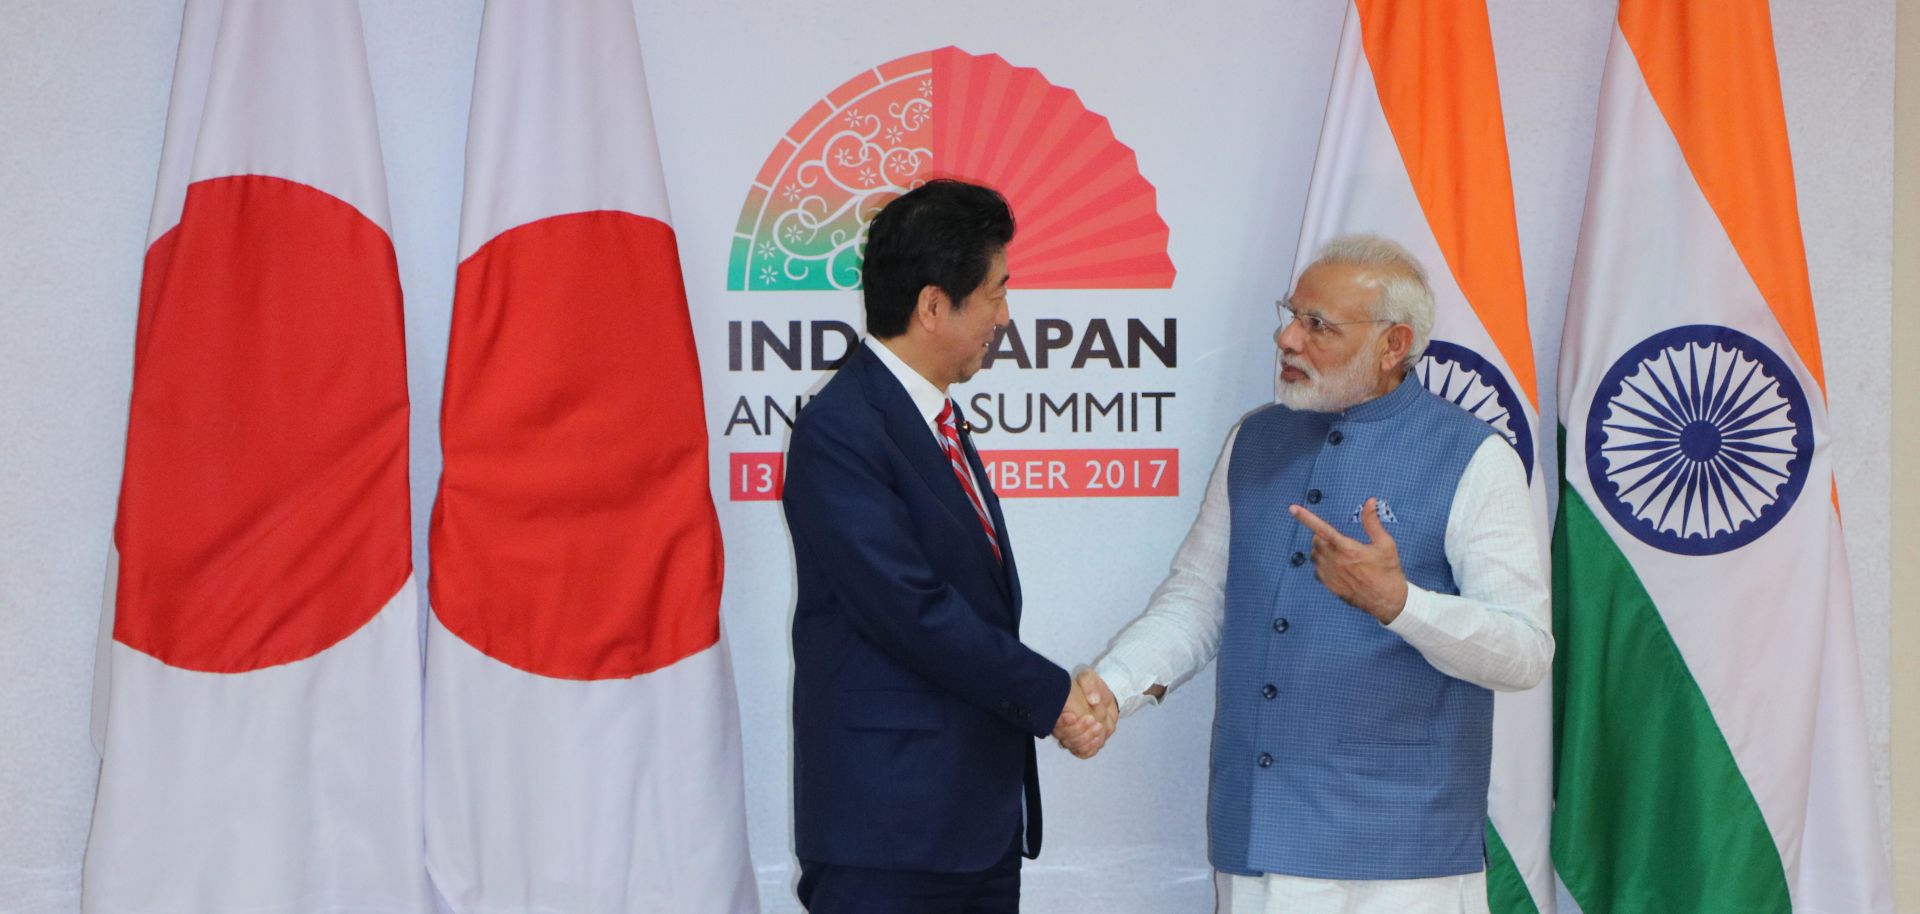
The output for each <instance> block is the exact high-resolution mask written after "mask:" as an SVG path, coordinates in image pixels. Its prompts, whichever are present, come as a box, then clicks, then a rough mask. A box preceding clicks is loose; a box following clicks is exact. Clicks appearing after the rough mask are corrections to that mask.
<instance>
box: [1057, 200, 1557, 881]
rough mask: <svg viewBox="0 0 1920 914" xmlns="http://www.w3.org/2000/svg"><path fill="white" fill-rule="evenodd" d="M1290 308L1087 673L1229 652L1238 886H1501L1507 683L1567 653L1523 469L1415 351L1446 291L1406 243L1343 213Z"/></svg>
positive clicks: (1215, 789) (1140, 672) (1228, 818)
mask: <svg viewBox="0 0 1920 914" xmlns="http://www.w3.org/2000/svg"><path fill="white" fill-rule="evenodd" d="M1280 310H1281V314H1280V318H1281V328H1280V330H1279V332H1278V333H1277V334H1276V337H1275V341H1276V343H1277V344H1278V346H1279V349H1280V371H1279V376H1278V379H1277V383H1276V400H1277V401H1278V402H1277V403H1275V404H1273V405H1271V406H1267V407H1264V408H1262V409H1259V410H1256V411H1255V412H1254V413H1252V414H1251V415H1249V416H1247V418H1246V419H1244V420H1243V421H1242V422H1241V423H1240V424H1239V425H1238V426H1237V427H1236V428H1235V429H1234V430H1233V431H1232V432H1231V433H1229V434H1228V436H1227V443H1226V447H1225V449H1224V451H1223V453H1222V454H1221V456H1220V461H1219V463H1218V465H1217V466H1216V468H1215V469H1214V473H1213V478H1212V480H1211V482H1210V483H1209V484H1208V487H1207V491H1206V495H1205V496H1204V499H1203V501H1202V503H1201V506H1200V514H1199V517H1198V519H1197V520H1196V521H1195V522H1194V525H1193V529H1192V530H1191V532H1189V533H1188V534H1187V538H1186V541H1185V542H1184V543H1183V544H1182V545H1181V547H1180V550H1179V552H1178V553H1177V554H1176V555H1175V557H1174V560H1173V565H1172V570H1171V572H1170V573H1169V574H1168V575H1167V578H1166V580H1165V581H1164V582H1162V583H1161V585H1160V587H1159V588H1158V589H1157V590H1156V591H1155V592H1154V595H1153V598H1152V600H1151V602H1150V603H1149V605H1148V607H1147V609H1146V611H1145V612H1144V613H1143V614H1142V615H1141V616H1140V618H1138V619H1137V620H1135V621H1134V622H1133V623H1131V624H1130V625H1128V626H1127V627H1126V628H1125V629H1123V630H1122V631H1121V632H1120V634H1119V635H1117V636H1116V637H1115V639H1114V642H1113V644H1112V646H1111V647H1110V648H1109V649H1108V651H1107V653H1106V654H1105V656H1103V657H1102V658H1101V660H1100V661H1099V663H1098V664H1097V665H1096V666H1095V668H1094V669H1093V670H1088V671H1083V672H1082V673H1081V675H1080V681H1081V682H1082V684H1083V685H1084V686H1086V687H1087V689H1088V691H1089V693H1090V696H1091V699H1092V700H1094V701H1096V702H1097V703H1098V702H1114V701H1115V699H1116V696H1121V697H1120V698H1119V706H1120V710H1121V711H1122V713H1130V712H1132V711H1134V710H1136V709H1137V708H1139V707H1141V706H1143V705H1145V704H1148V703H1150V702H1151V703H1157V702H1159V701H1160V700H1161V699H1162V698H1163V697H1165V695H1166V693H1167V692H1168V691H1169V690H1171V689H1174V688H1177V687H1179V686H1180V684H1181V683H1183V682H1185V681H1187V680H1188V679H1189V678H1191V677H1192V676H1193V675H1194V673H1196V672H1198V671H1199V670H1200V669H1201V668H1202V667H1204V666H1205V665H1206V664H1207V663H1208V661H1210V660H1212V659H1214V657H1215V656H1216V655H1217V656H1218V657H1219V660H1220V668H1219V671H1218V677H1217V682H1218V686H1217V688H1218V694H1217V696H1216V700H1215V712H1214V713H1215V722H1214V730H1213V734H1214V735H1213V751H1212V759H1211V765H1210V767H1211V772H1212V787H1211V790H1210V791H1209V793H1208V804H1207V805H1208V809H1207V829H1208V849H1209V858H1210V860H1211V861H1212V863H1213V866H1214V869H1215V871H1216V877H1215V883H1216V888H1217V890H1218V893H1219V898H1220V906H1219V910H1220V911H1222V912H1227V914H1254V912H1259V914H1268V912H1276V911H1284V912H1289V914H1291V912H1313V914H1323V912H1350V914H1375V912H1379V914H1403V912H1408V911H1418V912H1421V914H1456V912H1459V914H1467V912H1476V914H1477V912H1485V911H1486V910H1487V891H1486V872H1485V871H1486V851H1485V846H1484V834H1485V823H1486V816H1487V776H1488V766H1489V762H1490V760H1491V750H1492V735H1493V690H1503V691H1504V690H1521V689H1528V688H1532V687H1533V686H1534V685H1535V684H1537V683H1539V682H1540V680H1541V679H1542V678H1543V677H1544V676H1546V674H1547V671H1548V669H1549V666H1550V664H1551V662H1552V658H1553V637H1552V635H1551V634H1549V633H1548V627H1547V619H1548V615H1547V605H1548V591H1547V584H1546V575H1545V571H1544V569H1543V568H1542V567H1541V566H1542V563H1541V561H1540V557H1541V554H1542V550H1541V546H1540V540H1539V537H1540V532H1539V531H1538V529H1536V523H1535V520H1534V507H1533V505H1532V503H1531V501H1530V496H1529V494H1528V490H1527V479H1526V471H1525V470H1524V468H1523V467H1522V466H1521V463H1520V460H1519V457H1518V456H1517V455H1516V454H1515V452H1514V450H1513V449H1512V448H1511V447H1510V446H1508V444H1507V442H1506V441H1505V439H1503V438H1501V437H1500V436H1499V435H1497V434H1495V433H1494V431H1493V430H1492V429H1491V428H1490V427H1488V426H1487V425H1486V424H1485V423H1483V422H1481V421H1480V420H1479V419H1477V418H1475V417H1474V416H1473V415H1472V414H1470V413H1468V412H1466V411H1465V410H1463V409H1461V408H1460V407H1458V406H1455V405H1454V404H1452V403H1449V402H1447V401H1446V400H1443V399H1441V398H1439V397H1437V396H1435V395H1433V394H1431V393H1429V392H1428V391H1427V389H1426V388H1425V387H1424V386H1422V385H1421V383H1420V381H1419V379H1418V378H1416V377H1413V376H1412V375H1411V372H1410V369H1411V368H1412V367H1413V365H1414V364H1415V363H1416V362H1417V361H1418V360H1419V358H1420V356H1421V354H1422V352H1423V351H1424V350H1425V348H1426V345H1427V339H1428V335H1429V333H1431V331H1432V329H1433V310H1434V309H1433V294H1432V291H1431V290H1430V289H1429V288H1428V285H1427V279H1426V274H1425V271H1424V270H1422V268H1421V267H1420V264H1419V263H1418V262H1417V261H1416V260H1415V259H1414V258H1413V257H1412V256H1411V255H1410V254H1408V253H1407V252H1406V250H1405V249H1403V248H1401V247H1400V246H1399V245H1397V244H1394V243H1393V242H1390V241H1387V240H1385V239H1383V238H1378V237H1374V236H1364V235H1362V236H1348V237H1345V238H1339V239H1335V240H1334V241H1333V242H1331V243H1329V244H1328V245H1327V246H1326V247H1325V248H1323V249H1322V250H1321V252H1320V254H1319V256H1318V257H1317V258H1316V259H1315V261H1314V262H1313V264H1312V265H1310V266H1309V267H1308V268H1307V269H1306V270H1305V271H1304V272H1302V273H1301V274H1300V277H1299V280H1298V282H1297V283H1296V285H1295V287H1294V291H1293V295H1292V296H1291V297H1290V298H1288V299H1287V300H1285V301H1283V302H1281V303H1280Z"/></svg>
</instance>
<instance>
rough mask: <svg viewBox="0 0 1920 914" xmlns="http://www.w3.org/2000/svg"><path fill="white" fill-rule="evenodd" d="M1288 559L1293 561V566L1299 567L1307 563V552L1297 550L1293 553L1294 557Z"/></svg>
mask: <svg viewBox="0 0 1920 914" xmlns="http://www.w3.org/2000/svg"><path fill="white" fill-rule="evenodd" d="M1287 561H1288V562H1291V563H1292V564H1293V567H1295V568H1298V567H1300V566H1302V565H1305V564H1306V563H1307V554H1306V553H1304V552H1296V553H1294V554H1293V558H1290V559H1288V560H1287Z"/></svg>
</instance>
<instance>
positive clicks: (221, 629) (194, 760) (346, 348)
mask: <svg viewBox="0 0 1920 914" xmlns="http://www.w3.org/2000/svg"><path fill="white" fill-rule="evenodd" d="M387 223H388V217H387V198H386V184H385V176H384V174H383V170H382V167H381V159H380V146H379V139H378V136H377V133H376V128H375V119H374V110H373V94H372V91H371V88H370V86H369V83H368V79H367V62H366V52H365V46H364V39H363V35H362V32H361V24H360V13H359V8H358V6H357V5H356V3H355V2H354V0H284V2H275V3H254V2H238V0H235V2H222V0H189V2H188V3H187V4H186V11H185V18H184V23H183V27H182V32H181V39H180V51H179V59H178V63H177V65H176V68H175V73H174V83H173V93H172V101H171V104H170V107H169V110H168V116H167V129H166V139H165V143H164V146H163V150H162V155H161V162H160V179H159V189H158V193H157V195H156V202H155V204H154V210H153V217H152V222H151V229H150V234H149V238H148V249H147V255H146V268H145V274H144V278H143V282H142V288H141V295H140V317H139V325H138V335H137V339H136V343H135V352H134V371H133V392H132V402H131V406H130V410H129V418H128V423H127V451H126V469H125V473H124V477H123V480H122V483H121V490H120V505H119V518H118V522H117V524H116V527H115V531H114V545H115V556H114V559H113V562H112V567H113V569H114V571H113V573H112V575H111V576H110V581H109V585H108V593H107V601H108V603H107V612H106V614H105V615H106V618H105V620H104V621H103V638H102V649H101V653H100V656H99V658H98V663H99V669H98V671H97V674H96V682H97V685H98V687H97V689H96V694H95V736H96V740H97V742H98V743H99V747H100V749H101V756H102V762H101V771H100V786H99V794H98V797H97V799H96V801H95V808H94V816H93V827H92V833H91V835H90V837H89V840H88V846H87V854H86V861H85V865H84V869H83V875H82V907H83V909H84V910H86V911H88V912H99V914H108V912H122V911H142V912H145V911H166V912H194V914H227V912H231V914H241V912H246V914H256V912H262V911H275V912H289V914H292V912H307V911H349V910H350V911H358V912H417V911H425V910H428V909H429V907H430V904H431V902H430V893H429V891H428V885H427V881H426V879H425V875H424V873H425V868H424V863H423V855H422V850H421V843H422V834H423V830H422V822H421V812H420V810H421V801H422V795H421V784H420V777H421V775H420V768H421V720H420V675H421V670H420V644H419V622H420V618H419V610H418V606H417V598H416V596H415V588H414V583H413V568H412V560H411V531H410V524H411V521H410V519H409V511H410V509H409V506H408V495H407V423H408V409H407V376H406V356H405V341H404V339H403V331H402V324H401V296H400V282H399V277H398V272H397V270H396V268H395V263H394V254H393V245H392V242H391V240H390V237H389V228H388V224H387ZM109 632H110V633H111V637H110V638H109V637H106V634H107V633H109Z"/></svg>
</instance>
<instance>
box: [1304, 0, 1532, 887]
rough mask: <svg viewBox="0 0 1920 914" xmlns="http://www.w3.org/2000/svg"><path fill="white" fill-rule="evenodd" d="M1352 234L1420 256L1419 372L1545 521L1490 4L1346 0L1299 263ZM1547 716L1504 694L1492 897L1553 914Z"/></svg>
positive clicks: (1497, 735) (1491, 800) (1499, 711)
mask: <svg viewBox="0 0 1920 914" xmlns="http://www.w3.org/2000/svg"><path fill="white" fill-rule="evenodd" d="M1351 232H1371V233H1375V234H1379V235H1383V236H1385V237H1388V238H1391V239H1393V240H1395V241H1398V242H1399V243H1401V244H1402V245H1404V246H1405V247H1406V248H1407V250H1408V251H1410V252H1411V253H1412V254H1413V255H1414V256H1415V257H1417V258H1419V259H1420V262H1421V263H1422V264H1423V265H1425V266H1426V268H1427V274H1428V279H1429V280H1430V282H1431V284H1432V287H1433V294H1434V299H1435V307H1436V311H1437V314H1436V315H1435V321H1434V329H1433V340H1432V342H1431V343H1430V344H1429V346H1428V348H1427V355H1426V357H1425V358H1424V359H1422V360H1421V362H1420V364H1419V366H1418V367H1417V368H1416V369H1415V374H1416V376H1417V377H1419V379H1420V380H1421V381H1422V382H1424V383H1425V384H1426V386H1427V388H1428V389H1429V390H1432V391H1433V392H1434V393H1436V394H1439V395H1440V396H1442V397H1445V398H1446V399H1448V400H1450V401H1452V402H1454V403H1457V404H1459V405H1460V406H1461V407H1462V408H1464V409H1467V410H1469V411H1471V412H1472V413H1473V414H1474V415H1477V416H1479V417H1480V418H1482V419H1484V420H1486V422H1487V423H1488V424H1489V425H1491V426H1493V428H1494V430H1495V431H1497V432H1499V433H1500V435H1501V436H1502V437H1504V438H1505V439H1506V440H1507V442H1508V443H1509V444H1512V445H1513V447H1514V449H1515V450H1517V451H1518V452H1519V454H1520V460H1521V463H1523V464H1524V465H1525V466H1526V468H1527V473H1528V477H1529V480H1530V482H1531V484H1532V486H1533V489H1534V491H1535V492H1536V493H1537V494H1538V499H1537V501H1536V505H1537V509H1538V510H1537V513H1536V522H1537V523H1538V524H1539V527H1540V529H1541V530H1543V531H1544V530H1545V529H1546V489H1545V482H1544V481H1543V479H1542V476H1543V474H1542V473H1541V472H1540V471H1539V468H1538V466H1537V457H1536V455H1537V453H1538V449H1537V447H1536V444H1537V442H1538V437H1537V434H1536V431H1537V429H1538V423H1539V416H1538V413H1537V409H1536V401H1537V397H1538V394H1537V393H1536V388H1535V385H1534V372H1533V343H1532V339H1531V337H1530V335H1529V333H1528V329H1527V299H1526V290H1525V288H1524V284H1523V282H1522V278H1521V270H1520V242H1519V237H1518V234H1517V232H1516V231H1515V228H1514V216H1513V187H1512V183H1511V180H1510V178H1509V176H1508V170H1507V138H1506V132H1505V128H1504V127H1503V124H1502V119H1501V116H1500V86H1499V82H1498V80H1497V79H1496V77H1495V74H1494V62H1493V40H1492V37H1491V34H1490V31H1489V29H1488V26H1487V9H1486V5H1485V4H1484V3H1483V2H1481V0H1394V2H1388V0H1357V2H1355V3H1354V4H1353V5H1352V6H1351V7H1350V8H1349V9H1348V12H1347V24H1346V31H1345V33H1344V34H1343V35H1342V36H1341V39H1340V51H1339V58H1338V60H1337V61H1336V63H1335V65H1334V77H1333V88H1332V93H1331V96H1330V98H1329V99H1328V102H1327V116H1326V122H1325V124H1324V125H1323V126H1322V128H1321V132H1320V151H1319V154H1318V156H1317V158H1316V159H1315V161H1314V168H1313V183H1312V186H1311V188H1310V189H1309V191H1308V194H1307V214H1306V221H1305V224H1304V226H1303V227H1302V230H1301V235H1300V247H1299V252H1298V255H1297V256H1296V258H1295V261H1296V264H1295V274H1296V275H1297V274H1298V272H1299V270H1300V269H1303V268H1304V267H1305V266H1306V265H1307V264H1308V263H1309V262H1310V261H1311V260H1312V258H1313V254H1314V252H1315V250H1316V249H1318V248H1319V247H1320V245H1322V244H1324V243H1326V242H1327V241H1329V240H1331V239H1332V238H1334V237H1336V236H1339V235H1342V234H1347V233H1351ZM1543 542H1544V538H1543ZM1537 560H1538V561H1540V562H1542V563H1543V564H1544V563H1545V561H1546V556H1545V553H1544V550H1543V551H1542V554H1541V555H1540V556H1538V557H1537ZM1540 622H1541V624H1542V625H1543V626H1544V625H1545V624H1546V620H1545V619H1541V620H1540ZM1551 725H1552V696H1551V693H1550V692H1549V691H1548V690H1547V688H1546V687H1544V686H1542V687H1540V688H1535V689H1532V690H1530V691H1526V692H1514V693H1502V694H1500V695H1498V696H1496V697H1495V700H1494V723H1493V733H1494V739H1493V743H1494V759H1493V778H1492V784H1491V787H1490V788H1489V791H1488V812H1489V816H1490V818H1491V819H1492V822H1491V823H1490V824H1489V827H1488V829H1487V858H1488V859H1487V893H1488V897H1489V902H1490V905H1491V907H1492V909H1493V911H1495V912H1497V914H1509V912H1512V914H1517V912H1529V914H1531V912H1535V911H1546V912H1551V911H1552V910H1553V869H1552V865H1551V863H1550V862H1549V861H1548V829H1549V821H1550V820H1549V815H1550V799H1549V791H1550V786H1551V784H1550V773H1551V763H1552V757H1551V753H1552V742H1551V735H1552V734H1551Z"/></svg>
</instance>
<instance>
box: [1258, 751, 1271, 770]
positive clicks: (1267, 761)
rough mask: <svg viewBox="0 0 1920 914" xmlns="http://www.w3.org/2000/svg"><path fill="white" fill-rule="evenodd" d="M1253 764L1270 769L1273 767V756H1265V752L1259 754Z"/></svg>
mask: <svg viewBox="0 0 1920 914" xmlns="http://www.w3.org/2000/svg"><path fill="white" fill-rule="evenodd" d="M1255 763H1256V764H1258V765H1259V766H1260V767H1262V768H1272V767H1273V756H1271V755H1269V754H1267V753H1265V752H1262V753H1260V757H1259V758H1258V759H1256V760H1255Z"/></svg>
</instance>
